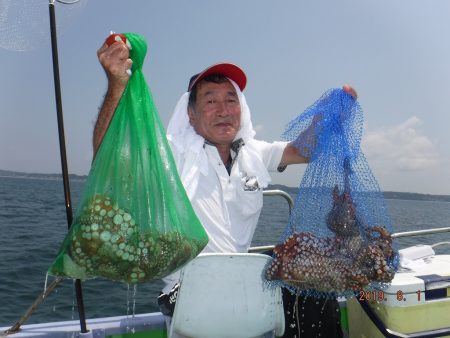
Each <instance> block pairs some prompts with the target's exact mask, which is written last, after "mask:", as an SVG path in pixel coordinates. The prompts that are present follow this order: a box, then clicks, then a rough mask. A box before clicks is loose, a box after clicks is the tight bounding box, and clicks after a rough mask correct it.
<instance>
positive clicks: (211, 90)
mask: <svg viewBox="0 0 450 338" xmlns="http://www.w3.org/2000/svg"><path fill="white" fill-rule="evenodd" d="M197 86H198V88H197V101H196V103H195V110H192V109H191V108H190V109H189V121H190V123H191V125H192V127H194V129H195V131H196V132H197V134H199V135H200V136H203V137H204V138H205V139H206V140H208V141H210V142H212V143H213V144H216V145H226V144H228V145H229V144H231V142H232V141H233V140H234V137H235V136H236V134H237V132H238V130H239V128H240V124H241V106H240V104H239V99H238V96H237V94H236V90H235V89H234V87H233V85H232V84H231V82H229V81H226V82H223V83H214V82H206V81H203V82H200V83H199V84H198V85H197Z"/></svg>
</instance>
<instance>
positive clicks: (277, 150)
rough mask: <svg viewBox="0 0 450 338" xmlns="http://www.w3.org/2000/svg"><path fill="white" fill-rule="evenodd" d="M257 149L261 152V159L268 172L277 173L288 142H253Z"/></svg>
mask: <svg viewBox="0 0 450 338" xmlns="http://www.w3.org/2000/svg"><path fill="white" fill-rule="evenodd" d="M250 142H252V143H253V144H254V145H255V148H256V149H258V150H259V152H260V154H261V159H262V161H263V162H264V164H265V166H266V168H267V170H268V171H277V169H278V166H279V165H280V162H281V158H282V156H283V152H284V149H285V148H286V146H287V144H288V142H283V141H275V142H265V141H260V140H251V141H250Z"/></svg>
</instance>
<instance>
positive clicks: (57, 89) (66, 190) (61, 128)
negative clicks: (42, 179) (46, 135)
mask: <svg viewBox="0 0 450 338" xmlns="http://www.w3.org/2000/svg"><path fill="white" fill-rule="evenodd" d="M49 13H50V33H51V40H52V56H53V77H54V82H55V98H56V114H57V117H58V134H59V150H60V155H61V167H62V174H63V183H64V197H65V201H66V215H67V224H68V228H70V226H71V225H72V220H73V214H72V204H71V200H70V186H69V171H68V168H67V156H66V141H65V137H64V121H63V111H62V100H61V85H60V78H59V61H58V45H57V39H56V17H55V1H54V0H50V1H49ZM75 292H76V297H77V306H78V315H79V317H80V327H81V333H86V332H88V331H87V328H86V317H85V313H84V304H83V293H82V289H81V281H80V280H79V279H77V280H76V281H75Z"/></svg>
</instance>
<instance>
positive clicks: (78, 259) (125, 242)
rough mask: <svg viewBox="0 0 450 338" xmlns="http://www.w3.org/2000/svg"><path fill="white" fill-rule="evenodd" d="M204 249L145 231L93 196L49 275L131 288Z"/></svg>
mask: <svg viewBox="0 0 450 338" xmlns="http://www.w3.org/2000/svg"><path fill="white" fill-rule="evenodd" d="M205 245H206V243H201V242H200V241H196V240H193V239H191V238H187V237H186V236H185V235H184V234H182V233H180V232H178V231H175V230H172V231H166V232H163V233H157V232H156V230H155V231H154V232H153V233H152V232H149V231H145V232H144V231H143V230H142V229H141V227H140V226H139V225H138V224H137V222H136V220H135V219H134V217H133V216H132V214H131V213H130V212H127V211H126V210H124V209H123V208H120V207H119V205H118V204H117V203H115V202H114V201H113V200H112V199H111V198H109V197H107V196H103V195H96V196H94V197H93V198H92V200H90V201H89V202H88V203H86V204H85V206H84V208H83V209H82V212H81V214H80V215H79V217H78V218H77V219H76V220H75V222H74V224H73V225H72V228H71V232H70V233H69V235H68V237H67V238H66V241H65V242H64V243H63V248H64V250H63V254H62V255H59V256H58V258H60V260H59V261H58V258H57V260H56V261H55V263H54V264H53V266H52V267H51V269H50V273H51V274H54V275H58V276H68V277H72V278H79V279H87V278H94V277H103V278H107V279H111V280H116V281H122V282H126V283H131V284H135V283H139V282H145V281H149V280H152V279H156V278H162V277H164V276H166V275H168V274H169V273H171V272H173V271H175V270H176V269H178V268H179V267H181V266H182V265H184V264H185V263H187V262H188V261H189V260H191V259H192V258H194V257H195V256H196V255H197V254H198V253H199V252H200V251H201V250H202V248H203V247H204V246H205Z"/></svg>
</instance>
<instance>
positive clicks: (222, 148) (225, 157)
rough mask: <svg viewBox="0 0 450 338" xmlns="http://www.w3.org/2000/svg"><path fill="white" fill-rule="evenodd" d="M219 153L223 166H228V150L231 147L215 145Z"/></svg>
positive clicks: (229, 156) (229, 157)
mask: <svg viewBox="0 0 450 338" xmlns="http://www.w3.org/2000/svg"><path fill="white" fill-rule="evenodd" d="M214 146H215V147H216V148H217V151H218V152H219V156H220V158H221V159H222V162H223V164H228V163H229V162H230V160H231V154H230V149H231V146H230V145H229V144H215V145H214Z"/></svg>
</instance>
